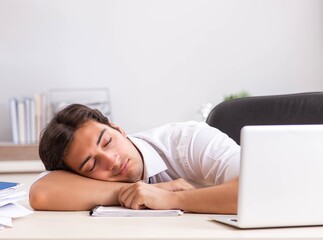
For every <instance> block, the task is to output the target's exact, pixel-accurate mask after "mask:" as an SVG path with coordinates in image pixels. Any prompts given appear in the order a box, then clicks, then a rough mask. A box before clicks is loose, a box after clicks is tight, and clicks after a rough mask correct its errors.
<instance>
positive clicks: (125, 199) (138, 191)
mask: <svg viewBox="0 0 323 240" xmlns="http://www.w3.org/2000/svg"><path fill="white" fill-rule="evenodd" d="M118 199H119V202H120V205H121V206H123V207H127V208H132V209H142V208H151V209H173V208H174V204H175V203H176V201H177V196H176V193H175V192H172V191H167V190H164V189H161V188H159V187H156V186H154V185H152V184H146V183H142V182H136V183H134V184H132V185H130V186H123V187H121V188H120V191H119V196H118Z"/></svg>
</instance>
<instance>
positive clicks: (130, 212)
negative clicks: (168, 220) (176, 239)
mask: <svg viewBox="0 0 323 240" xmlns="http://www.w3.org/2000/svg"><path fill="white" fill-rule="evenodd" d="M181 215H183V211H182V210H177V209H175V210H174V209H172V210H153V209H140V210H134V209H129V208H124V207H120V206H96V207H95V208H93V209H92V210H91V211H90V216H92V217H175V216H181Z"/></svg>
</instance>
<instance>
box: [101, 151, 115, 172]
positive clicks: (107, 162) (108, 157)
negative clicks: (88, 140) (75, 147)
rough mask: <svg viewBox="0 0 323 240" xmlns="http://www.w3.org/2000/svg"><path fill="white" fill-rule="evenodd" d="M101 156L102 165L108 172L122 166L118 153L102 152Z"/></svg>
mask: <svg viewBox="0 0 323 240" xmlns="http://www.w3.org/2000/svg"><path fill="white" fill-rule="evenodd" d="M100 155H101V156H100V158H101V159H102V160H101V161H102V163H101V164H102V165H103V167H104V168H105V169H107V170H113V169H114V168H116V167H117V166H118V165H119V164H120V156H119V155H118V154H117V153H114V152H105V151H102V152H101V153H100Z"/></svg>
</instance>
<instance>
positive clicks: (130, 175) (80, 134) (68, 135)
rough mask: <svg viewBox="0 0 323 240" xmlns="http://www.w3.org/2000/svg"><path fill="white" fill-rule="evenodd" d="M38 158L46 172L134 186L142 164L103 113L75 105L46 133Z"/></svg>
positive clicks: (127, 141) (55, 119) (123, 134)
mask: <svg viewBox="0 0 323 240" xmlns="http://www.w3.org/2000/svg"><path fill="white" fill-rule="evenodd" d="M39 156H40V158H41V159H42V161H43V163H44V165H45V168H46V170H69V171H73V172H75V173H77V174H80V175H83V176H87V177H90V178H94V179H99V180H105V181H124V182H135V181H138V180H140V179H141V178H142V173H143V162H142V157H141V155H140V152H139V151H138V149H137V148H136V147H135V146H134V145H133V144H132V143H131V141H130V140H129V139H128V138H127V136H126V134H125V132H124V131H123V130H122V129H121V128H120V127H118V126H116V125H114V124H113V123H111V122H110V121H109V120H108V118H106V117H105V116H104V115H103V114H102V113H101V112H100V111H98V110H94V109H91V108H89V107H86V106H84V105H80V104H73V105H70V106H68V107H66V108H64V109H63V110H61V111H60V112H58V113H57V114H56V115H55V116H54V117H53V119H52V120H51V121H50V123H49V124H48V125H47V127H46V128H45V129H44V131H43V133H42V136H41V140H40V143H39Z"/></svg>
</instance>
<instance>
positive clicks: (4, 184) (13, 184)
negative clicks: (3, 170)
mask: <svg viewBox="0 0 323 240" xmlns="http://www.w3.org/2000/svg"><path fill="white" fill-rule="evenodd" d="M18 185H19V183H16V182H0V191H1V190H5V189H8V188H13V187H16V186H18Z"/></svg>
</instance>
